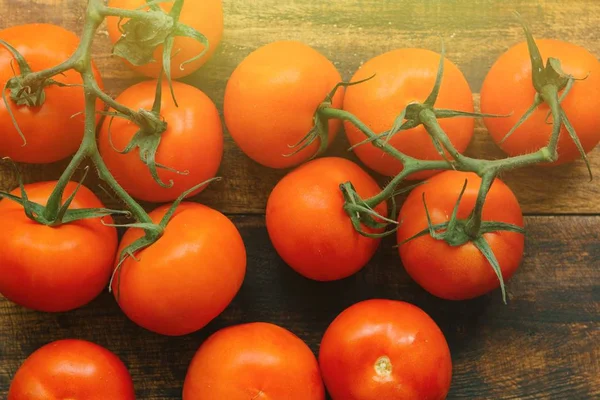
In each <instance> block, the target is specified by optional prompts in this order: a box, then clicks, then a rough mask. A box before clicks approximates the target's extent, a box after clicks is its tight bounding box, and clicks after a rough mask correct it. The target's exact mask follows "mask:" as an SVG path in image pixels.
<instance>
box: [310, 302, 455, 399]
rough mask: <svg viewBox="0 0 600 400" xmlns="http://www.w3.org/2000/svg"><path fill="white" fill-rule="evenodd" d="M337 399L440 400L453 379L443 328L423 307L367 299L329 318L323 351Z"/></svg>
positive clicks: (321, 356)
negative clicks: (332, 319) (331, 319)
mask: <svg viewBox="0 0 600 400" xmlns="http://www.w3.org/2000/svg"><path fill="white" fill-rule="evenodd" d="M319 365H320V366H321V371H322V375H323V380H324V381H325V386H326V387H327V390H328V392H329V394H330V395H331V397H332V399H333V400H376V399H377V400H378V399H386V400H442V399H445V398H446V395H447V394H448V390H449V389H450V381H451V379H452V359H451V358H450V350H449V349H448V344H447V343H446V339H445V338H444V334H443V333H442V331H441V330H440V328H439V327H438V326H437V325H436V323H435V322H434V321H433V320H432V319H431V318H430V317H429V316H428V315H427V314H426V313H425V312H424V311H423V310H421V309H420V308H418V307H416V306H413V305H412V304H409V303H404V302H401V301H393V300H379V299H376V300H367V301H363V302H360V303H357V304H355V305H353V306H351V307H350V308H348V309H346V310H345V311H343V312H342V313H341V314H340V315H338V317H337V318H336V319H335V320H334V321H333V322H332V323H331V325H330V326H329V328H327V331H325V335H324V336H323V340H322V342H321V350H320V352H319Z"/></svg>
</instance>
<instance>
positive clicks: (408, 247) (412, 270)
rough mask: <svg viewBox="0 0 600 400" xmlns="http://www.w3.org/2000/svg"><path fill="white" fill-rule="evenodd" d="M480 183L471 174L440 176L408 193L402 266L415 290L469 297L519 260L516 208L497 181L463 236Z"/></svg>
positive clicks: (492, 285)
mask: <svg viewBox="0 0 600 400" xmlns="http://www.w3.org/2000/svg"><path fill="white" fill-rule="evenodd" d="M465 182H466V183H465ZM481 185H482V179H481V178H480V177H479V176H477V175H476V174H474V173H471V172H458V171H446V172H442V173H441V174H439V175H436V176H434V177H432V178H430V179H429V180H427V182H426V183H424V184H423V185H420V186H418V187H417V188H416V189H414V190H413V191H412V192H411V193H410V195H409V196H408V198H407V199H406V201H405V202H404V204H403V206H402V208H401V209H400V214H399V216H398V224H399V228H398V235H397V236H398V243H399V244H400V246H399V252H400V257H401V259H402V264H403V266H404V268H405V269H406V272H408V274H409V275H410V276H411V277H412V278H413V279H414V280H415V281H416V282H417V283H418V284H419V285H420V286H422V287H423V288H424V289H425V290H427V291H428V292H429V293H431V294H433V295H435V296H438V297H441V298H443V299H447V300H466V299H471V298H474V297H478V296H481V295H483V294H486V293H488V292H490V291H492V290H494V289H496V288H498V287H500V286H501V284H502V285H503V282H505V281H507V280H508V279H510V278H511V277H512V276H513V274H514V273H515V272H516V270H517V268H518V267H519V264H520V263H521V259H522V258H523V248H524V236H523V233H522V232H521V231H520V229H517V227H521V228H522V227H523V215H522V213H521V208H520V206H519V203H518V201H517V198H516V197H515V195H514V194H513V192H512V191H511V190H510V188H509V187H508V186H506V185H505V184H504V183H503V182H502V181H500V180H499V179H496V180H494V182H493V183H492V185H491V188H490V189H489V192H488V194H487V197H486V200H485V203H484V204H483V210H482V221H483V222H482V224H481V228H480V230H479V231H478V232H477V233H476V236H475V237H472V236H471V235H470V234H469V231H468V229H469V228H468V224H469V219H470V217H471V214H472V212H473V210H474V208H475V207H476V202H477V196H478V193H479V190H480V187H481ZM491 260H492V261H494V262H493V263H492V262H491Z"/></svg>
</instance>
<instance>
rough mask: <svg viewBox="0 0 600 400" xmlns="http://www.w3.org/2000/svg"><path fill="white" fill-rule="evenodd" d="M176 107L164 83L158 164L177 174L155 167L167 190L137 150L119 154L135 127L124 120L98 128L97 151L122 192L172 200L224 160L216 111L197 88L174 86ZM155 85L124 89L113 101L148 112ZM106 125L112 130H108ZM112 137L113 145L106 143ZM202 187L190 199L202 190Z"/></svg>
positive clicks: (147, 198)
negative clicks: (169, 184)
mask: <svg viewBox="0 0 600 400" xmlns="http://www.w3.org/2000/svg"><path fill="white" fill-rule="evenodd" d="M173 87H174V89H175V95H176V96H177V99H178V102H179V107H177V106H176V105H175V103H174V101H173V98H172V97H171V96H169V95H167V93H168V86H167V83H163V98H162V107H161V116H162V117H163V118H164V120H165V121H166V122H167V130H166V131H165V132H164V133H163V134H162V136H161V140H160V144H159V146H158V151H157V152H156V162H157V163H159V164H162V165H164V166H166V167H169V168H172V169H175V170H176V171H178V172H179V173H177V172H173V171H167V170H165V169H161V168H159V169H158V175H159V177H160V178H161V180H162V181H163V182H164V183H165V184H168V183H169V181H171V180H172V181H173V183H174V184H173V186H172V187H170V188H164V187H161V186H160V185H159V184H158V183H157V182H156V181H155V180H154V178H153V177H152V175H151V174H150V170H149V168H148V166H147V165H146V164H144V163H143V162H142V161H141V159H140V152H139V149H136V150H133V151H131V152H130V153H128V154H121V153H119V152H117V151H116V150H115V148H116V149H117V150H119V151H121V150H123V149H124V148H125V147H126V146H127V145H128V144H129V142H130V141H131V139H132V138H133V136H134V135H135V134H136V132H137V131H138V130H139V127H138V126H137V125H136V124H134V123H132V122H131V121H128V120H126V119H123V118H115V119H114V120H113V122H112V125H111V124H110V119H107V120H106V121H105V122H104V125H103V126H102V130H101V131H100V137H99V139H98V140H99V148H100V153H101V155H102V158H103V159H104V161H105V162H106V165H107V166H108V168H109V170H110V171H111V173H112V174H113V176H114V177H115V178H116V179H117V181H118V182H119V183H120V184H121V185H122V186H123V188H124V189H125V190H126V191H127V192H128V193H129V194H131V195H132V196H133V197H135V198H137V199H140V200H144V201H152V202H165V201H173V200H175V199H176V198H178V197H179V196H180V195H181V193H183V192H184V191H186V190H188V189H191V188H192V187H194V186H196V185H198V184H199V183H202V182H204V181H206V180H208V179H211V178H214V176H215V175H216V173H217V171H218V169H219V165H220V164H221V159H222V157H223V130H222V126H221V119H220V117H219V111H218V110H217V108H216V107H215V105H214V103H213V102H212V101H211V100H210V99H209V98H208V96H206V95H205V94H204V93H203V92H201V91H200V90H199V89H196V88H195V87H193V86H189V85H186V84H184V83H179V82H173ZM155 90H156V82H155V81H145V82H142V83H139V84H137V85H134V86H132V87H130V88H128V89H127V90H125V91H124V92H123V93H122V94H121V95H120V96H119V97H117V101H118V102H119V103H122V104H124V105H126V106H128V107H130V108H132V109H134V110H138V109H140V108H144V109H147V110H149V109H152V103H153V102H154V92H155ZM109 126H110V131H109ZM111 137H112V143H113V145H114V147H113V146H112V145H111V143H110V140H111ZM205 187H206V186H203V187H202V188H200V189H199V190H197V191H196V192H194V193H192V194H190V196H193V195H195V194H197V193H199V192H200V191H202V190H203V189H204V188H205Z"/></svg>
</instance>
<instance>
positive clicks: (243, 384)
mask: <svg viewBox="0 0 600 400" xmlns="http://www.w3.org/2000/svg"><path fill="white" fill-rule="evenodd" d="M222 399H227V400H248V399H286V400H324V399H325V389H324V388H323V381H322V380H321V375H320V373H319V365H318V364H317V360H316V358H315V356H314V354H313V353H312V351H311V350H310V349H309V348H308V346H307V345H306V344H305V343H304V342H303V341H302V340H300V338H298V337H297V336H296V335H294V334H293V333H291V332H289V331H287V330H286V329H283V328H280V327H279V326H277V325H272V324H267V323H251V324H244V325H237V326H233V327H229V328H225V329H222V330H220V331H218V332H217V333H215V334H213V335H212V336H211V337H209V338H208V339H207V340H206V342H204V343H203V344H202V346H201V347H200V349H199V350H198V352H197V353H196V355H195V356H194V358H193V359H192V363H191V364H190V367H189V369H188V372H187V376H186V378H185V383H184V385H183V400H222Z"/></svg>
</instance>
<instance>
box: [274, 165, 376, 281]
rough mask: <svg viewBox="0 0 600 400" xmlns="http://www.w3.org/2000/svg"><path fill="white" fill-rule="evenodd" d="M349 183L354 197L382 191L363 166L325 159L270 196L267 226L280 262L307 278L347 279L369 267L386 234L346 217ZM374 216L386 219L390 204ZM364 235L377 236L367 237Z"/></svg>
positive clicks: (296, 172) (302, 168)
mask: <svg viewBox="0 0 600 400" xmlns="http://www.w3.org/2000/svg"><path fill="white" fill-rule="evenodd" d="M348 183H350V184H351V186H352V188H353V190H352V193H354V192H355V193H358V195H360V196H362V197H370V196H374V195H376V194H377V193H379V190H380V189H379V186H378V185H377V182H375V180H374V179H373V178H371V177H370V176H369V175H368V174H367V173H366V172H365V171H363V170H362V169H361V168H360V167H359V166H358V165H356V164H354V163H353V162H351V161H349V160H346V159H342V158H336V157H326V158H320V159H316V160H313V161H310V162H308V163H306V164H304V165H302V166H300V167H298V168H296V169H295V170H293V171H292V172H290V173H289V174H288V175H286V176H285V177H284V178H283V179H282V180H281V181H279V183H278V184H277V185H276V186H275V188H274V189H273V191H272V192H271V195H270V196H269V200H268V203H267V211H266V222H267V230H268V232H269V237H270V238H271V242H272V243H273V246H274V247H275V250H276V251H277V253H278V254H279V255H280V256H281V258H282V259H283V260H284V261H285V262H286V263H287V264H288V265H289V266H290V267H292V268H293V269H294V270H295V271H296V272H298V273H299V274H301V275H303V276H305V277H307V278H310V279H314V280H318V281H332V280H337V279H342V278H346V277H348V276H350V275H352V274H354V273H356V272H358V271H359V270H360V269H361V268H362V267H363V266H365V264H367V262H368V261H369V260H370V259H371V257H372V256H373V254H374V253H375V251H376V250H377V247H378V246H379V242H380V239H379V238H378V237H377V234H378V233H380V232H381V229H379V228H378V227H377V226H371V227H369V226H366V225H365V224H364V223H363V222H362V221H358V220H357V219H356V218H355V219H352V218H351V217H350V216H349V215H348V214H347V211H346V208H345V206H344V204H345V199H348V198H349V196H350V194H349V191H346V190H345V189H343V188H342V187H346V186H344V185H345V184H348ZM365 211H370V210H365ZM374 212H376V213H377V214H378V215H379V216H382V217H383V218H385V216H386V215H387V206H386V204H385V203H382V204H380V205H378V206H377V207H375V209H374ZM357 229H358V230H357ZM359 230H361V231H363V232H365V233H366V234H367V235H371V236H373V237H366V236H363V235H362V234H361V233H359Z"/></svg>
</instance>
